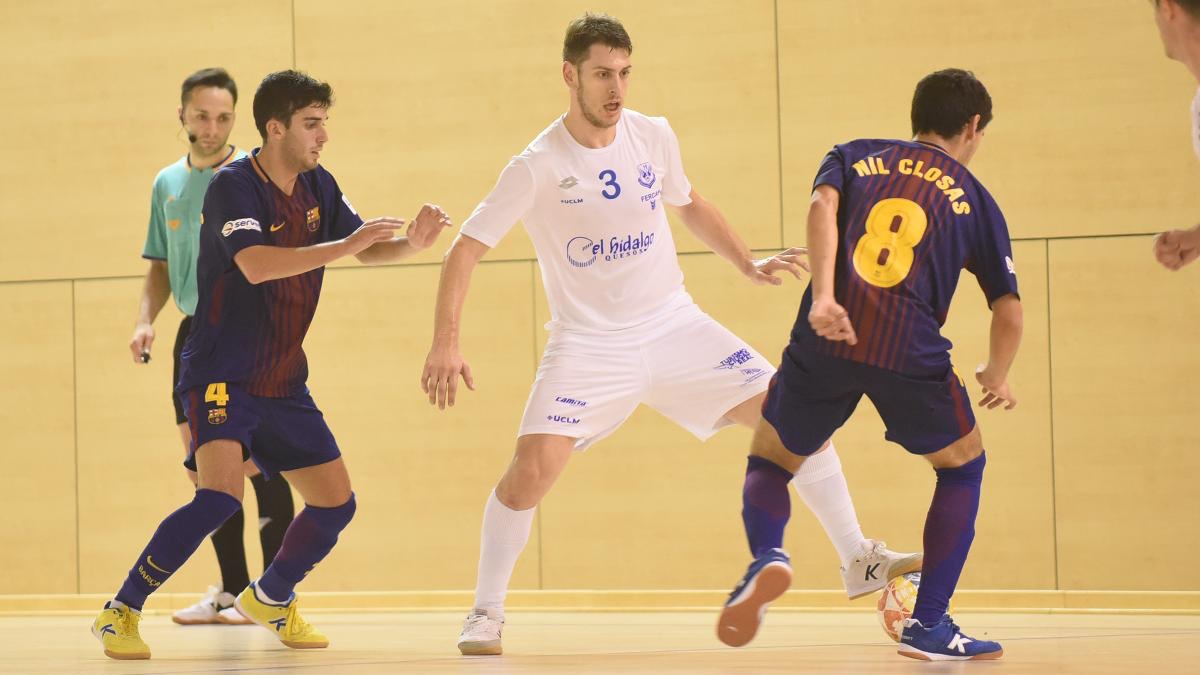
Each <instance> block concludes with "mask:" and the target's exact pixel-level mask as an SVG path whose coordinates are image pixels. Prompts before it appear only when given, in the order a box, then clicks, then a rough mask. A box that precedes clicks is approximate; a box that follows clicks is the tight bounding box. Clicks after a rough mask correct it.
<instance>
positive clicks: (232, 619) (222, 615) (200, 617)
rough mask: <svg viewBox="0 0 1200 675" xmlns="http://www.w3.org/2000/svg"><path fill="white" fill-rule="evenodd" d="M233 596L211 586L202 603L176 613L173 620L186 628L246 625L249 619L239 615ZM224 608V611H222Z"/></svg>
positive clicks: (172, 616)
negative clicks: (212, 625) (210, 625)
mask: <svg viewBox="0 0 1200 675" xmlns="http://www.w3.org/2000/svg"><path fill="white" fill-rule="evenodd" d="M233 600H234V597H233V594H232V593H225V592H223V591H222V590H221V589H219V588H217V587H216V586H209V587H208V592H207V593H205V594H204V597H203V598H201V599H200V602H197V603H196V604H194V605H192V606H190V607H184V608H183V609H181V610H179V611H178V612H175V613H174V614H172V615H171V620H172V621H174V622H175V623H178V624H181V625H184V626H196V625H201V624H213V623H223V624H229V625H239V626H240V625H245V624H249V623H251V621H250V620H249V619H247V618H246V617H244V616H242V615H241V614H240V613H238V611H237V609H235V608H234V606H233ZM221 606H224V607H225V608H224V609H220V607H221Z"/></svg>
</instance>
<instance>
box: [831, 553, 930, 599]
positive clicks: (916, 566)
mask: <svg viewBox="0 0 1200 675" xmlns="http://www.w3.org/2000/svg"><path fill="white" fill-rule="evenodd" d="M923 561H924V556H923V555H921V554H920V553H897V552H895V551H891V550H888V548H887V544H885V543H884V542H882V541H878V540H875V539H865V540H863V547H862V550H861V551H860V552H859V554H858V555H857V556H855V558H854V560H852V561H850V564H849V565H848V566H846V567H843V568H842V583H843V584H845V586H846V595H848V596H850V599H851V600H854V599H855V598H861V597H862V596H864V595H868V594H871V593H874V592H875V591H878V590H879V589H881V588H883V587H884V586H886V585H887V582H889V581H891V580H892V579H895V578H896V577H898V576H900V575H901V574H908V573H909V572H920V571H921V563H922V562H923Z"/></svg>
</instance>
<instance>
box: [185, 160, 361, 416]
mask: <svg viewBox="0 0 1200 675" xmlns="http://www.w3.org/2000/svg"><path fill="white" fill-rule="evenodd" d="M361 224H362V219H361V218H360V217H359V216H358V214H357V213H356V212H355V211H354V209H353V208H352V207H351V206H350V202H349V201H348V200H347V199H346V198H345V197H344V196H343V195H342V192H341V190H340V189H339V188H338V185H337V181H335V180H334V179H333V176H332V175H330V173H329V172H328V171H326V170H325V169H324V168H322V167H320V166H318V167H317V168H316V169H313V170H312V171H307V172H305V173H302V174H300V175H299V176H298V177H297V179H296V183H295V187H294V188H293V189H292V194H290V195H287V194H284V193H283V191H282V190H280V189H279V187H277V186H276V185H275V184H274V183H273V182H271V180H270V179H269V178H268V177H267V174H266V172H265V171H263V168H262V165H261V164H260V163H259V162H258V150H255V151H254V153H252V154H251V155H250V156H249V157H245V158H242V159H239V160H237V161H235V162H233V163H231V164H229V165H228V166H226V167H225V168H223V169H221V170H220V171H218V172H217V173H216V174H215V175H214V176H213V179H212V182H211V183H210V184H209V186H208V193H207V194H206V195H205V198H204V212H203V221H202V225H201V227H200V256H199V260H198V262H197V264H196V277H197V287H198V290H199V299H198V301H197V304H196V314H195V318H194V319H193V321H192V332H191V334H190V335H189V336H188V339H187V342H186V343H185V344H184V347H183V354H182V358H181V366H180V376H179V384H178V387H177V389H178V390H179V391H181V392H182V391H186V390H188V389H191V388H193V387H197V386H206V385H208V384H210V383H213V382H238V383H241V384H242V386H243V387H244V388H245V390H246V391H247V392H249V393H251V394H254V395H256V396H268V397H283V396H291V395H293V394H297V393H300V392H303V391H304V389H305V381H306V380H307V379H308V361H307V359H306V358H305V356H304V349H303V347H302V343H303V342H304V336H305V334H306V333H307V332H308V326H309V324H310V323H312V319H313V314H314V313H315V312H316V309H317V300H318V298H319V297H320V294H321V282H322V280H323V278H324V272H325V268H324V267H318V268H317V269H315V270H311V271H309V272H305V273H303V274H297V275H295V276H291V277H286V278H283V279H275V280H273V281H265V282H263V283H261V284H258V285H254V284H251V283H250V282H249V281H247V280H246V277H245V276H244V275H243V274H242V271H241V269H240V268H239V267H238V266H237V264H236V263H235V262H234V256H236V255H237V253H238V252H239V251H241V250H242V249H244V248H247V247H250V246H283V247H292V248H298V247H303V246H312V245H313V244H319V243H321V242H326V241H336V240H338V239H343V238H345V237H346V236H348V235H350V234H351V233H353V232H354V231H355V230H356V229H358V227H359V226H360V225H361Z"/></svg>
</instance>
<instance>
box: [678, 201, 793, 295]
mask: <svg viewBox="0 0 1200 675" xmlns="http://www.w3.org/2000/svg"><path fill="white" fill-rule="evenodd" d="M688 196H689V197H691V199H692V201H691V202H690V203H688V204H685V205H683V206H677V207H675V209H676V211H677V212H678V213H679V217H680V219H681V220H683V224H684V225H686V226H687V228H688V230H689V231H691V233H692V234H694V235H696V238H698V239H699V240H700V241H702V242H704V245H705V246H707V247H708V248H710V249H712V251H713V252H714V253H716V254H717V255H719V256H721V257H722V258H724V259H726V260H728V261H729V262H731V263H733V266H734V267H736V268H737V269H738V271H739V272H741V273H742V274H744V275H746V277H747V278H748V279H750V280H751V281H753V282H754V283H756V284H771V285H773V286H778V285H779V284H782V283H783V279H780V278H778V277H776V276H775V272H780V271H782V272H789V273H791V274H792V275H793V276H794V277H796V278H797V279H799V278H801V275H800V273H801V271H808V265H807V264H806V263H805V262H804V260H803V257H802V256H803V255H804V253H805V249H803V248H789V249H788V250H786V251H783V252H781V253H777V254H775V255H773V256H769V257H767V258H762V259H761V260H755V259H754V257H753V255H752V254H751V252H750V249H749V247H747V246H746V242H744V241H742V238H741V237H740V236H738V233H737V232H736V231H735V230H734V229H733V228H732V227H731V226H730V225H729V221H727V220H725V216H723V215H722V214H721V211H720V210H719V209H717V207H716V206H714V205H713V204H712V202H710V201H708V200H706V199H704V198H703V197H701V196H700V195H699V194H698V193H697V192H696V191H695V190H692V192H691V194H690V195H688Z"/></svg>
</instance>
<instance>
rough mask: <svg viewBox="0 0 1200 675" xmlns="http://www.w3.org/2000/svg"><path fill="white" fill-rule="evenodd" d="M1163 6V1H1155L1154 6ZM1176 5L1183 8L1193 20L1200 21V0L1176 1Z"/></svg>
mask: <svg viewBox="0 0 1200 675" xmlns="http://www.w3.org/2000/svg"><path fill="white" fill-rule="evenodd" d="M1160 4H1162V0H1154V6H1155V7H1158V6H1159V5H1160ZM1175 4H1177V5H1179V6H1180V7H1182V8H1183V11H1185V12H1187V13H1188V14H1191V15H1192V18H1193V19H1198V20H1200V0H1175Z"/></svg>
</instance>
